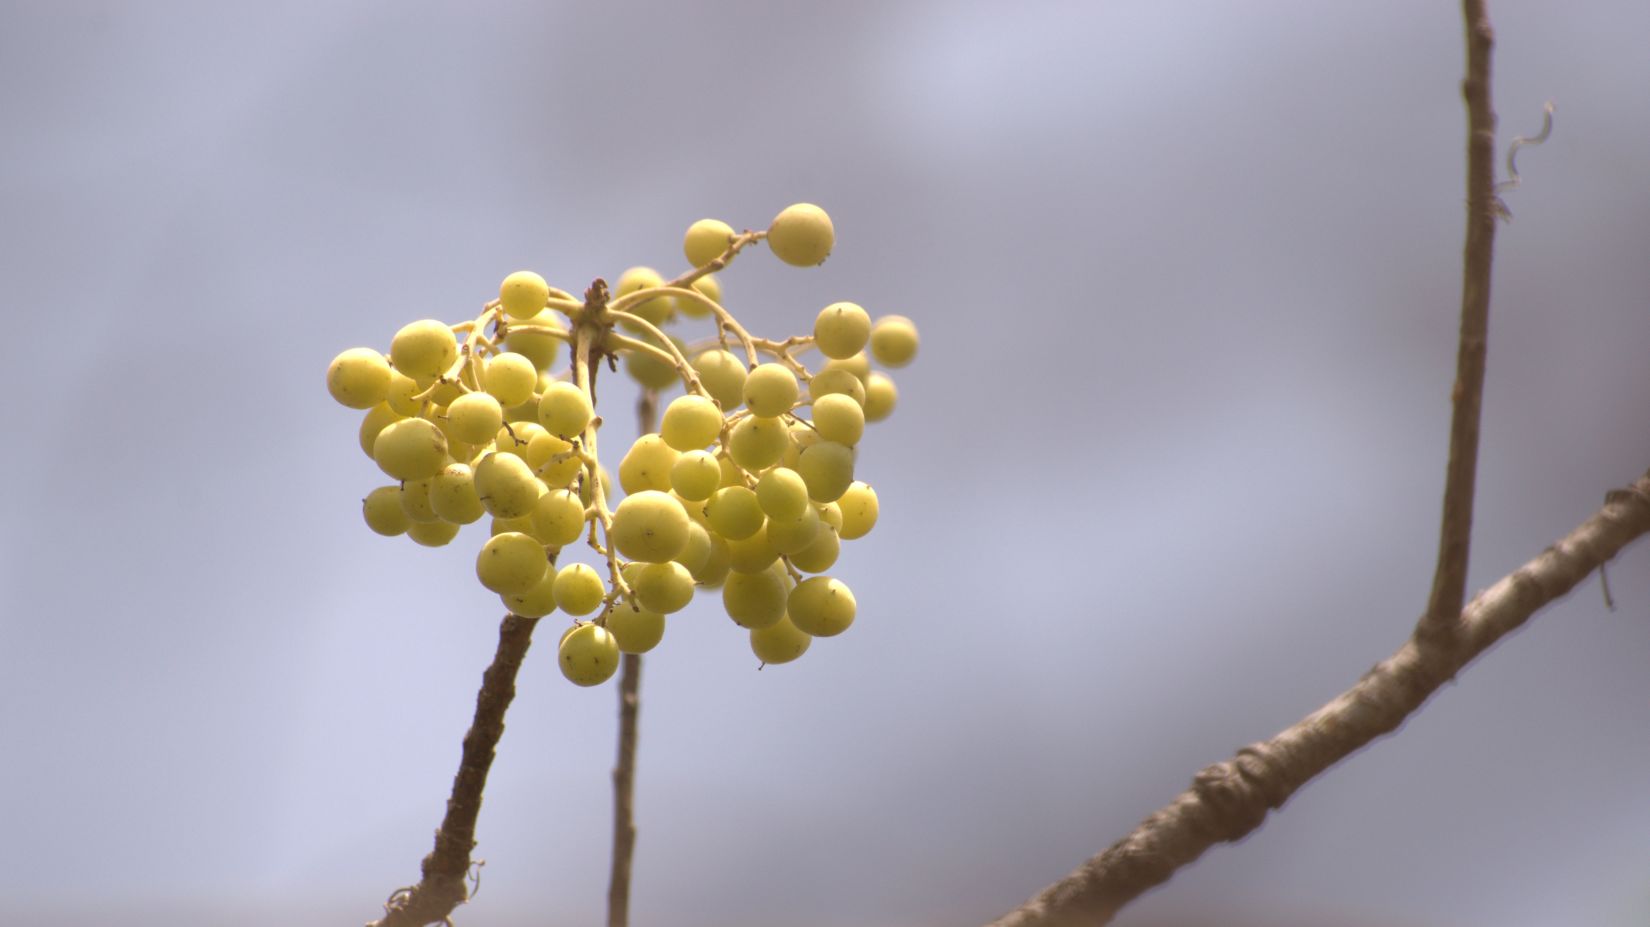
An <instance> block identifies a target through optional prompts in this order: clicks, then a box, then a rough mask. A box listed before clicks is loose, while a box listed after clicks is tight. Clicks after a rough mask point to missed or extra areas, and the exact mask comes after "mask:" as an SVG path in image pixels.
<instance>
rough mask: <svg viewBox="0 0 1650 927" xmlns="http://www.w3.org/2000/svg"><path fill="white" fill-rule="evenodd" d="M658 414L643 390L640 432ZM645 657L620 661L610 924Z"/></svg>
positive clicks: (626, 866) (624, 887) (624, 872)
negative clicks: (643, 658) (643, 659)
mask: <svg viewBox="0 0 1650 927" xmlns="http://www.w3.org/2000/svg"><path fill="white" fill-rule="evenodd" d="M658 417H659V395H658V393H655V392H654V391H653V390H643V391H642V396H641V398H640V399H638V400H637V401H636V422H637V428H638V431H639V433H640V434H644V435H645V434H650V433H652V432H653V430H654V429H655V427H656V425H657V421H658ZM641 685H642V658H641V655H639V654H634V653H627V654H625V655H624V659H623V660H622V661H621V662H620V664H619V758H618V761H617V762H616V763H615V765H614V766H613V867H612V870H611V872H610V874H609V876H608V880H607V927H626V925H627V924H628V923H629V922H630V864H631V859H632V858H633V857H634V856H635V853H636V806H635V793H636V716H637V714H638V713H639V712H640V711H641Z"/></svg>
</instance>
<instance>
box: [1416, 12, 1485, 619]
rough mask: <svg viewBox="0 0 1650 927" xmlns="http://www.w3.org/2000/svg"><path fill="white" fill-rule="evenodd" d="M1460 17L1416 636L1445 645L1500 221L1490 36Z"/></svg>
mask: <svg viewBox="0 0 1650 927" xmlns="http://www.w3.org/2000/svg"><path fill="white" fill-rule="evenodd" d="M1461 15H1462V18H1463V19H1464V20H1465V25H1466V40H1467V76H1466V78H1465V79H1464V80H1463V81H1462V82H1461V95H1462V96H1463V97H1464V98H1465V99H1466V104H1467V241H1466V246H1465V256H1464V260H1463V263H1462V280H1461V341H1460V346H1459V348H1458V349H1457V353H1456V359H1455V387H1454V389H1453V391H1452V393H1451V399H1452V401H1453V404H1454V410H1453V413H1452V416H1451V419H1450V431H1449V462H1448V464H1446V466H1445V471H1444V515H1443V523H1442V527H1441V529H1440V531H1439V537H1438V567H1437V570H1436V571H1435V572H1434V573H1433V577H1432V594H1431V595H1430V596H1429V597H1428V599H1427V610H1426V613H1425V614H1424V615H1422V616H1421V621H1420V625H1419V628H1418V630H1419V632H1420V633H1421V634H1422V635H1425V636H1433V637H1439V638H1445V639H1447V638H1448V637H1450V636H1451V635H1452V634H1454V633H1455V632H1456V631H1457V630H1458V627H1457V626H1456V624H1455V622H1456V619H1457V618H1458V617H1459V616H1460V614H1461V603H1462V601H1463V600H1464V599H1465V598H1466V590H1467V555H1468V553H1469V550H1470V547H1471V539H1472V498H1473V483H1474V480H1475V478H1476V475H1477V471H1478V431H1479V420H1480V419H1481V417H1482V414H1483V409H1484V359H1485V354H1486V349H1487V347H1488V341H1489V318H1490V266H1491V263H1492V260H1493V257H1494V250H1495V223H1496V221H1497V220H1498V219H1499V218H1500V217H1501V215H1502V209H1501V206H1500V200H1499V199H1498V198H1497V197H1496V194H1495V111H1494V110H1493V109H1492V108H1491V107H1490V52H1491V51H1492V49H1493V47H1494V44H1495V33H1494V31H1493V30H1492V29H1491V28H1490V20H1489V14H1488V13H1487V12H1486V11H1485V9H1484V3H1483V0H1462V3H1461Z"/></svg>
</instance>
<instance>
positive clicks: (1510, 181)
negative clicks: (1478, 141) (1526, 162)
mask: <svg viewBox="0 0 1650 927" xmlns="http://www.w3.org/2000/svg"><path fill="white" fill-rule="evenodd" d="M1552 134H1553V104H1552V102H1551V101H1549V102H1547V103H1544V104H1542V106H1541V131H1540V132H1538V133H1536V134H1535V135H1532V136H1529V137H1525V136H1522V135H1520V136H1517V137H1516V138H1514V139H1513V140H1512V144H1510V145H1508V146H1507V179H1506V180H1503V181H1501V182H1500V183H1498V184H1496V185H1495V192H1497V193H1500V192H1502V191H1504V190H1513V189H1517V187H1518V184H1519V183H1520V181H1521V180H1522V178H1520V177H1519V176H1518V149H1520V148H1523V147H1524V146H1526V145H1539V144H1541V143H1542V142H1544V141H1546V140H1547V138H1548V137H1549V136H1551V135H1552Z"/></svg>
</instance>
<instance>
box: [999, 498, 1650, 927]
mask: <svg viewBox="0 0 1650 927" xmlns="http://www.w3.org/2000/svg"><path fill="white" fill-rule="evenodd" d="M1646 533H1650V473H1646V474H1645V475H1644V476H1641V477H1640V478H1639V479H1638V480H1637V481H1635V482H1634V483H1633V485H1632V486H1631V487H1630V488H1629V489H1627V490H1625V491H1623V492H1618V493H1613V494H1611V496H1610V497H1609V500H1608V501H1606V502H1605V504H1604V506H1603V508H1601V509H1599V510H1598V511H1597V512H1595V513H1593V515H1592V516H1591V517H1589V518H1588V519H1587V520H1586V521H1584V522H1582V523H1581V525H1580V526H1579V527H1577V528H1576V529H1575V530H1574V531H1572V532H1570V534H1569V535H1568V536H1566V537H1565V538H1563V539H1562V540H1560V541H1559V542H1558V543H1556V544H1554V545H1553V546H1552V547H1549V548H1547V550H1546V551H1545V552H1544V553H1542V554H1541V555H1540V556H1539V557H1536V558H1535V559H1534V560H1531V561H1530V562H1529V563H1526V564H1524V566H1522V567H1520V568H1519V569H1518V570H1517V571H1515V572H1513V573H1512V574H1511V575H1509V576H1507V577H1505V578H1503V579H1502V580H1501V581H1500V582H1497V583H1496V584H1495V585H1494V586H1491V587H1490V588H1489V589H1487V590H1485V591H1484V592H1482V593H1480V594H1479V595H1478V596H1477V598H1475V599H1473V601H1472V603H1471V604H1469V605H1468V606H1467V607H1466V609H1465V610H1464V611H1462V613H1461V614H1460V616H1459V619H1460V620H1459V624H1458V625H1457V633H1456V635H1455V637H1454V638H1453V639H1452V640H1446V639H1442V638H1438V637H1435V636H1431V635H1425V634H1423V633H1422V632H1421V628H1420V627H1417V628H1416V631H1415V633H1414V634H1413V635H1411V637H1410V639H1409V640H1408V641H1406V642H1405V643H1404V645H1403V646H1402V647H1400V648H1398V651H1397V652H1396V653H1394V654H1393V655H1392V656H1390V657H1388V658H1387V659H1386V660H1384V661H1382V662H1381V663H1379V664H1377V665H1376V666H1375V667H1374V668H1373V669H1371V670H1370V671H1369V672H1367V673H1365V674H1364V676H1363V678H1362V679H1360V680H1358V682H1357V683H1356V684H1355V685H1353V686H1352V688H1350V689H1348V690H1347V691H1345V692H1343V693H1342V694H1341V695H1339V696H1337V697H1336V698H1335V699H1334V700H1333V701H1331V702H1330V703H1329V704H1327V705H1325V706H1323V707H1322V708H1320V709H1318V710H1317V711H1315V712H1313V713H1312V714H1310V715H1308V716H1307V717H1305V718H1304V719H1302V720H1301V721H1299V722H1297V723H1296V724H1295V725H1294V726H1293V727H1290V728H1289V729H1288V730H1285V731H1283V732H1282V733H1280V734H1278V735H1276V736H1274V737H1273V738H1272V739H1270V740H1267V741H1264V742H1262V743H1256V744H1250V745H1249V746H1247V747H1244V748H1243V749H1241V750H1239V751H1238V752H1237V755H1236V756H1234V757H1232V758H1231V759H1229V760H1226V761H1225V762H1222V763H1217V764H1215V765H1213V766H1210V767H1208V768H1206V769H1204V770H1203V771H1202V772H1199V773H1198V774H1197V776H1196V777H1195V778H1194V779H1193V780H1192V787H1191V788H1190V789H1187V790H1186V791H1185V792H1182V793H1181V794H1180V796H1179V797H1177V798H1176V799H1175V800H1174V801H1172V802H1170V803H1169V804H1168V805H1166V806H1165V807H1163V808H1162V809H1160V810H1158V811H1157V812H1156V813H1154V814H1152V815H1151V816H1150V817H1148V818H1146V819H1145V820H1144V821H1142V822H1141V823H1140V825H1139V826H1137V827H1136V828H1135V829H1134V832H1133V833H1131V834H1129V835H1128V836H1127V837H1124V838H1123V839H1122V840H1119V841H1118V842H1116V843H1114V844H1112V845H1111V847H1110V848H1108V849H1106V850H1105V851H1104V852H1102V853H1100V854H1098V855H1096V856H1094V857H1092V858H1091V859H1089V860H1088V861H1087V862H1085V863H1084V864H1083V865H1082V866H1081V867H1079V868H1078V869H1077V870H1076V871H1074V872H1072V873H1071V874H1070V875H1068V876H1066V877H1065V878H1064V879H1062V880H1060V881H1059V882H1056V883H1055V884H1053V885H1051V886H1049V887H1048V888H1046V889H1044V890H1043V891H1041V892H1039V893H1038V894H1037V896H1036V897H1034V898H1032V899H1031V900H1030V901H1028V902H1026V904H1025V905H1023V906H1021V907H1020V908H1019V909H1017V910H1015V911H1013V912H1012V913H1010V914H1008V915H1006V916H1004V917H1003V918H1001V919H1000V920H997V921H995V922H994V923H993V924H992V925H991V927H1033V925H1035V927H1078V925H1083V927H1095V925H1099V924H1105V923H1107V922H1109V921H1110V920H1111V918H1112V916H1113V915H1114V914H1115V913H1116V912H1117V911H1118V910H1119V909H1120V908H1122V907H1123V906H1124V905H1126V904H1128V903H1129V902H1130V901H1132V900H1134V899H1135V898H1136V897H1138V896H1139V895H1140V894H1141V893H1143V892H1145V891H1146V890H1147V889H1150V888H1152V887H1153V886H1156V885H1158V884H1161V883H1162V882H1165V881H1167V880H1168V879H1169V877H1170V876H1172V875H1173V874H1174V873H1175V871H1176V870H1177V869H1179V868H1180V867H1182V866H1185V865H1187V864H1188V863H1191V862H1192V861H1193V860H1195V859H1197V858H1198V857H1199V856H1201V855H1203V852H1204V851H1205V850H1207V849H1209V848H1210V847H1211V846H1213V845H1215V844H1216V843H1223V842H1224V843H1230V842H1233V841H1237V840H1240V839H1242V838H1243V837H1244V836H1246V835H1247V834H1249V833H1250V832H1251V831H1253V830H1254V829H1255V828H1257V827H1259V826H1260V824H1261V821H1262V820H1264V819H1265V817H1266V815H1267V813H1268V812H1269V811H1271V810H1272V809H1274V808H1279V807H1282V805H1283V803H1284V802H1286V801H1288V800H1289V798H1290V796H1292V795H1294V793H1295V792H1296V790H1298V789H1299V788H1300V787H1301V786H1303V785H1305V784H1306V783H1307V782H1309V781H1311V780H1312V779H1313V778H1314V777H1316V776H1317V775H1318V774H1319V773H1322V772H1324V771H1325V770H1327V769H1328V768H1329V767H1331V766H1333V765H1334V764H1335V763H1337V762H1339V761H1340V760H1342V759H1344V758H1346V757H1347V756H1349V755H1351V754H1352V753H1354V752H1355V751H1357V750H1359V749H1360V748H1362V747H1363V746H1364V745H1365V744H1368V743H1369V742H1370V741H1372V740H1374V739H1375V738H1377V737H1380V736H1381V735H1383V734H1387V733H1390V732H1392V731H1393V730H1395V729H1396V728H1397V727H1398V725H1399V724H1401V723H1403V721H1404V719H1405V718H1407V717H1409V716H1410V715H1411V714H1413V713H1414V712H1415V711H1416V710H1417V709H1419V708H1420V707H1421V705H1422V704H1423V703H1425V702H1426V700H1427V699H1428V698H1429V697H1431V695H1432V693H1433V692H1435V691H1437V690H1438V688H1439V687H1440V686H1442V685H1443V684H1444V683H1446V682H1448V681H1450V680H1451V679H1453V678H1455V675H1456V674H1457V673H1459V672H1460V671H1461V669H1462V668H1463V667H1465V666H1466V665H1467V664H1468V663H1470V662H1472V660H1473V659H1475V658H1476V657H1477V656H1478V655H1479V654H1481V653H1483V652H1484V651H1485V650H1487V649H1489V647H1490V646H1491V645H1492V644H1494V643H1495V642H1496V641H1498V640H1500V639H1501V638H1502V637H1503V636H1505V635H1506V634H1508V633H1510V632H1511V631H1513V630H1515V629H1517V628H1518V627H1519V626H1520V625H1522V624H1523V623H1524V622H1525V621H1527V620H1529V618H1530V616H1532V615H1534V614H1535V612H1537V611H1538V610H1540V609H1541V608H1543V607H1544V606H1546V605H1547V604H1548V603H1550V602H1552V601H1553V600H1555V599H1557V598H1559V597H1560V596H1562V595H1564V594H1565V593H1567V592H1569V591H1570V590H1571V589H1573V588H1574V587H1575V586H1576V584H1577V583H1580V582H1581V581H1582V580H1583V579H1585V578H1587V576H1588V575H1590V574H1591V573H1592V572H1593V571H1594V570H1598V569H1601V568H1603V566H1604V564H1605V563H1606V562H1607V561H1608V560H1610V559H1611V558H1612V557H1614V556H1615V555H1616V554H1617V553H1618V552H1620V551H1621V549H1622V548H1624V547H1626V546H1627V545H1628V544H1629V543H1631V542H1632V541H1634V540H1635V539H1637V538H1639V537H1640V536H1642V535H1644V534H1646Z"/></svg>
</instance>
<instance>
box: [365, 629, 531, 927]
mask: <svg viewBox="0 0 1650 927" xmlns="http://www.w3.org/2000/svg"><path fill="white" fill-rule="evenodd" d="M537 625H538V619H537V618H522V617H519V616H517V615H506V616H504V621H503V623H501V624H500V625H499V628H498V650H497V651H496V652H495V653H494V654H493V662H492V665H490V666H488V667H487V671H486V672H485V673H483V674H482V676H481V691H480V692H478V693H477V694H476V713H475V719H474V720H473V721H471V722H470V730H469V732H468V733H466V734H465V735H464V752H463V755H462V756H461V758H460V759H459V763H458V773H457V775H455V776H453V792H452V797H450V798H448V799H447V814H446V816H445V817H444V818H443V819H442V821H441V827H439V828H438V829H437V830H436V832H435V849H433V850H431V851H430V855H428V856H426V857H424V863H423V865H422V867H421V869H422V872H423V878H422V879H421V880H420V881H419V883H418V884H417V885H414V886H411V887H409V888H403V889H399V890H397V891H396V892H395V893H394V894H392V895H390V899H389V901H387V902H385V904H384V916H383V917H382V918H380V919H378V920H376V921H373V922H371V923H370V924H368V925H367V927H423V925H425V924H438V923H443V922H446V921H447V917H448V915H450V914H451V913H452V912H453V909H454V908H456V907H458V906H459V905H461V904H463V903H464V902H465V901H466V900H467V899H468V898H469V892H468V889H467V888H466V886H465V880H466V878H467V877H468V876H469V873H470V871H471V862H470V851H471V850H473V849H475V843H476V840H475V834H476V816H477V815H478V814H480V813H481V792H482V789H483V788H485V787H486V785H487V772H488V770H489V769H491V768H492V765H493V755H494V751H495V750H496V748H497V747H498V741H499V738H500V737H503V736H504V713H505V712H506V711H508V710H509V708H510V702H511V701H513V700H514V699H515V697H516V674H517V673H518V672H520V670H521V661H522V659H523V658H524V657H526V656H527V648H528V645H530V644H531V643H532V640H533V628H534V627H535V626H537ZM477 881H478V882H479V881H480V880H479V878H478V879H477Z"/></svg>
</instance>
